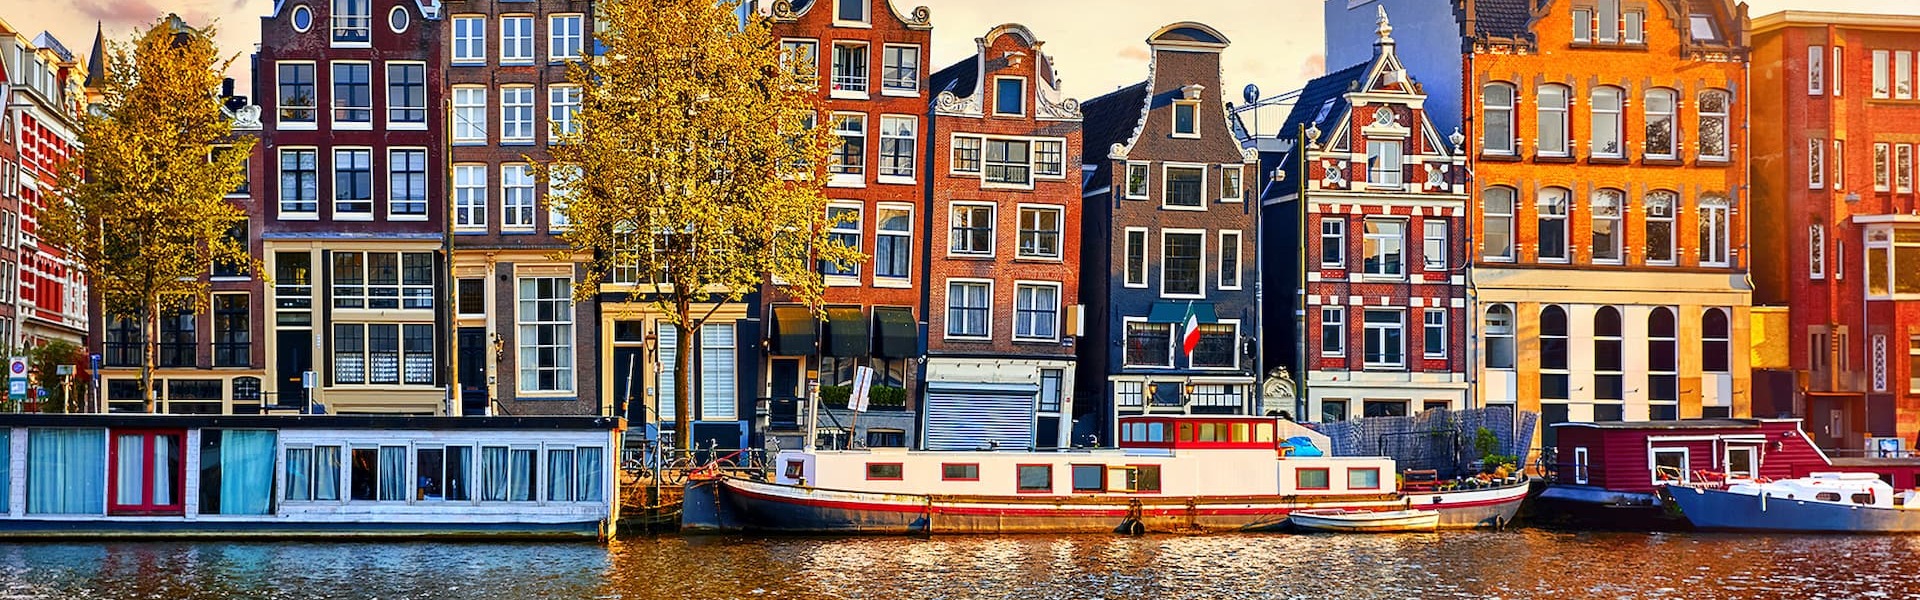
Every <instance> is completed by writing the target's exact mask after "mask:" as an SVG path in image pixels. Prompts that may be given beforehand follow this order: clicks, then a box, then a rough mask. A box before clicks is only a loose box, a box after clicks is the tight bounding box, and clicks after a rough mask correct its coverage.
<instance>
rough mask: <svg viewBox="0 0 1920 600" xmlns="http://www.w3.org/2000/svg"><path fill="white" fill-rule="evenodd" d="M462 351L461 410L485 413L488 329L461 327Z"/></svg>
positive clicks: (460, 350)
mask: <svg viewBox="0 0 1920 600" xmlns="http://www.w3.org/2000/svg"><path fill="white" fill-rule="evenodd" d="M459 337H460V339H459V340H458V342H459V346H460V347H459V349H458V352H459V353H460V358H459V360H460V373H459V379H460V405H461V412H463V413H465V414H469V415H477V414H485V413H486V410H487V329H486V328H485V327H461V328H460V334H459Z"/></svg>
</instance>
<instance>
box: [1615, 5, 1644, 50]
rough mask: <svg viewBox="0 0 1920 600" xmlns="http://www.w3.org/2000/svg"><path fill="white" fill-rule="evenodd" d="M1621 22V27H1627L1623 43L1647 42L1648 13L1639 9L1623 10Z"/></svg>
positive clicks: (1622, 39) (1642, 43)
mask: <svg viewBox="0 0 1920 600" xmlns="http://www.w3.org/2000/svg"><path fill="white" fill-rule="evenodd" d="M1620 22H1621V27H1622V28H1624V29H1626V32H1625V33H1624V34H1623V35H1622V38H1621V43H1623V44H1641V45H1644V44H1646V43H1647V14H1646V13H1644V12H1641V11H1637V10H1629V11H1625V12H1622V13H1620Z"/></svg>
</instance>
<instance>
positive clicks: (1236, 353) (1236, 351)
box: [1174, 319, 1241, 371]
mask: <svg viewBox="0 0 1920 600" xmlns="http://www.w3.org/2000/svg"><path fill="white" fill-rule="evenodd" d="M1178 325H1179V327H1177V328H1176V329H1175V331H1174V334H1175V335H1174V337H1184V336H1186V333H1187V332H1185V331H1181V330H1182V329H1185V328H1186V324H1185V323H1180V324H1178ZM1208 325H1232V326H1233V344H1234V348H1233V364H1231V365H1218V366H1195V365H1194V364H1193V358H1192V357H1188V358H1187V367H1188V368H1190V369H1193V370H1196V371H1238V370H1240V362H1241V357H1240V347H1239V345H1240V332H1241V327H1240V320H1239V319H1220V320H1219V321H1218V322H1215V323H1201V324H1200V326H1201V327H1206V326H1208ZM1178 344H1179V342H1175V347H1176V348H1177V347H1179V345H1178Z"/></svg>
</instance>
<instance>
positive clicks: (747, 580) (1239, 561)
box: [0, 530, 1920, 600]
mask: <svg viewBox="0 0 1920 600" xmlns="http://www.w3.org/2000/svg"><path fill="white" fill-rule="evenodd" d="M1917 555H1920V538H1909V537H1838V536H1833V537H1826V536H1744V535H1730V534H1727V535H1722V534H1672V535H1662V534H1633V533H1593V534H1587V533H1563V532H1548V531H1535V530H1528V531H1518V532H1505V533H1494V532H1476V533H1443V534H1420V535H1403V536H1338V535H1245V536H1194V537H1186V536H1153V537H1143V538H1127V537H1117V536H1020V537H993V538H985V537H982V538H961V537H941V538H932V539H908V538H869V539H826V538H776V539H770V540H755V539H745V538H726V537H707V538H680V537H659V538H634V539H626V540H620V541H617V542H615V543H612V544H609V545H606V546H601V545H595V544H488V543H462V544H441V543H399V544H391V543H389V544H361V543H308V542H284V543H213V542H204V543H180V542H128V543H111V544H81V543H60V544H0V598H143V599H153V600H185V599H200V598H209V599H211V598H264V599H277V598H303V599H304V598H380V599H401V598H502V599H516V598H593V599H602V598H604V599H621V600H628V599H680V598H716V599H718V598H804V599H813V598H821V599H825V598H843V599H876V600H877V599H887V600H893V599H925V600H945V599H962V598H965V599H972V598H1022V599H1026V598H1034V599H1056V598H1057V599H1090V598H1097V599H1109V600H1119V599H1132V598H1141V599H1149V598H1150V599H1153V600H1168V599H1185V598H1194V599H1199V598H1206V599H1209V600H1211V599H1218V598H1544V597H1554V598H1607V599H1621V598H1862V597H1873V598H1920V573H1915V572H1914V570H1913V569H1912V568H1910V567H1909V565H1912V564H1915V562H1914V561H1915V559H1916V558H1917V557H1920V556H1917Z"/></svg>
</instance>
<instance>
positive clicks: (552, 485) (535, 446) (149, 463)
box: [0, 414, 620, 539]
mask: <svg viewBox="0 0 1920 600" xmlns="http://www.w3.org/2000/svg"><path fill="white" fill-rule="evenodd" d="M619 429H620V421H619V420H618V419H612V418H602V417H408V416H186V415H33V414H20V415H0V537H10V538H22V537H435V538H458V537H483V536H484V537H515V538H547V537H559V538H584V539H596V538H598V539H604V538H606V537H608V536H611V535H612V534H613V528H614V520H615V517H616V516H617V514H616V513H617V511H618V508H617V507H618V494H617V493H616V491H617V490H616V489H615V488H616V485H617V481H618V478H617V477H616V472H615V469H616V468H617V466H618V465H617V464H616V463H617V462H618V461H617V460H616V457H617V456H618V454H617V452H616V449H617V446H616V445H615V443H616V440H617V436H616V434H617V432H618V431H619Z"/></svg>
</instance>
